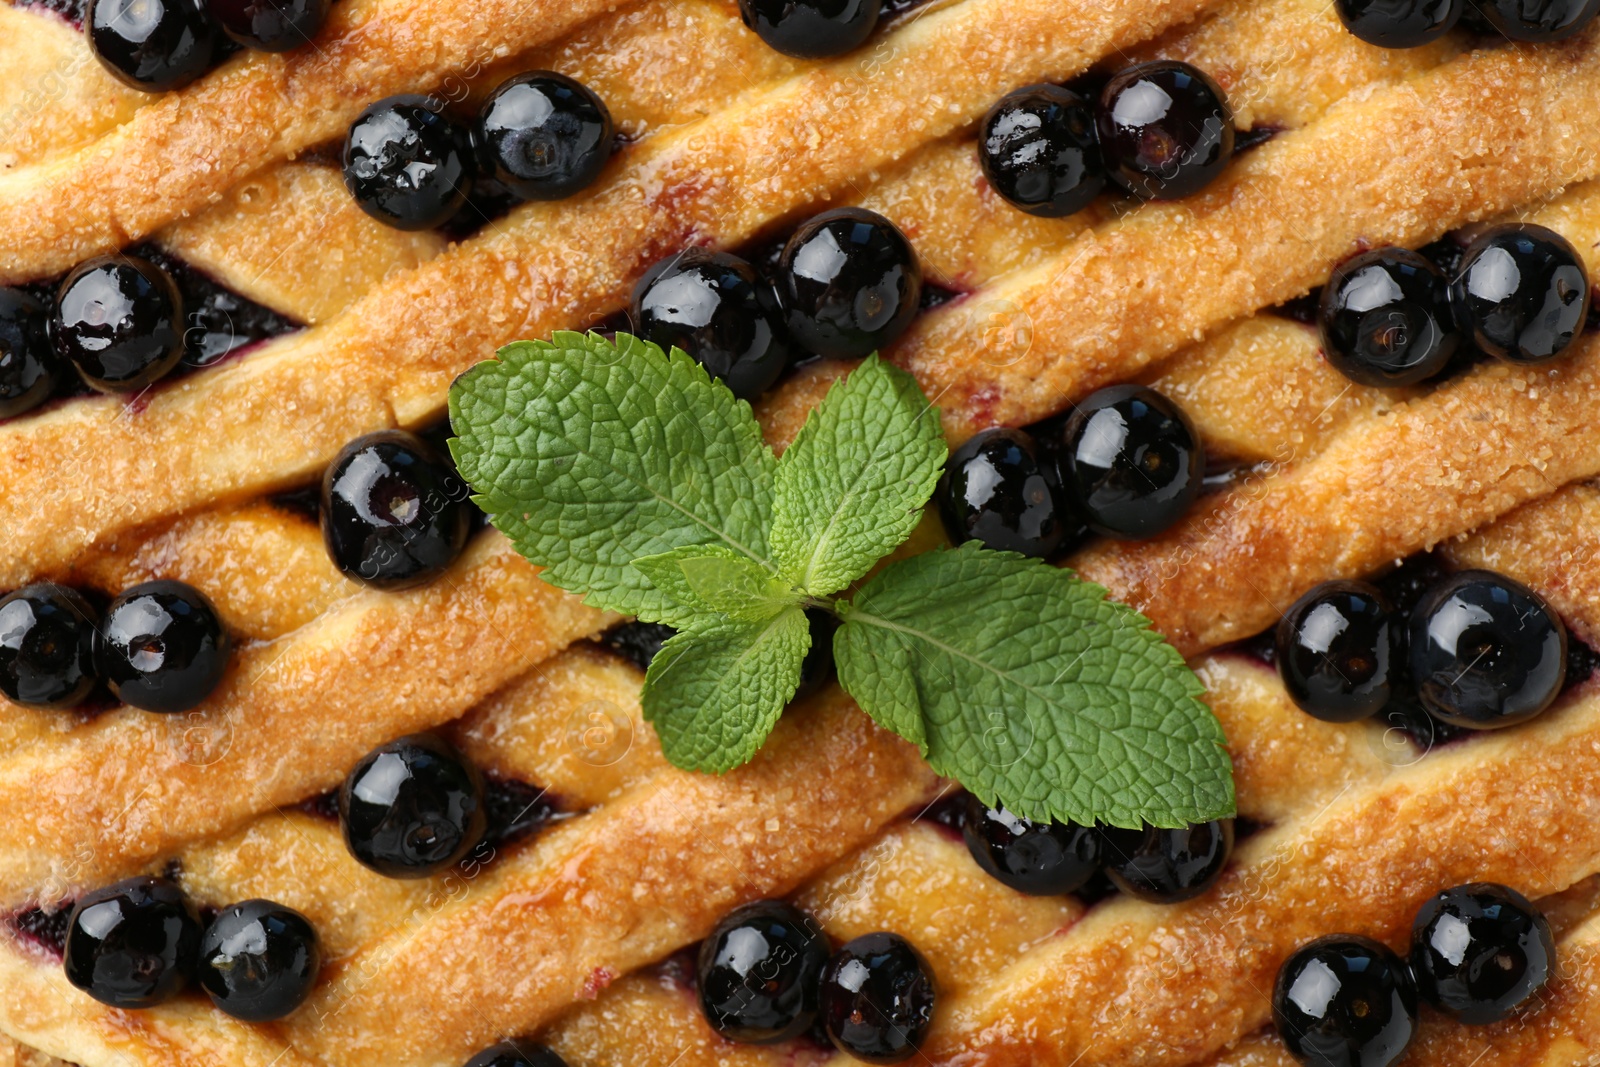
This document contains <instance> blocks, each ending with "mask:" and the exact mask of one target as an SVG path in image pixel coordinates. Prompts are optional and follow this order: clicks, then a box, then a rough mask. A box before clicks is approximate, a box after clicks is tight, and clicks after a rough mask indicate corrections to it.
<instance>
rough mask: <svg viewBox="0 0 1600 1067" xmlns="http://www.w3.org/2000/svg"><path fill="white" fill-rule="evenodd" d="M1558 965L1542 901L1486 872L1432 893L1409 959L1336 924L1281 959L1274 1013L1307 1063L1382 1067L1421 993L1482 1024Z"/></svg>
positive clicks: (1502, 1014)
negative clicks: (1482, 878) (1337, 929)
mask: <svg viewBox="0 0 1600 1067" xmlns="http://www.w3.org/2000/svg"><path fill="white" fill-rule="evenodd" d="M1554 965H1555V941H1554V939H1553V938H1552V937H1551V933H1550V924H1549V922H1548V921H1547V920H1546V919H1545V917H1544V915H1543V914H1542V913H1540V911H1539V909H1538V908H1536V907H1534V906H1533V905H1532V904H1531V903H1529V901H1528V899H1527V898H1526V897H1524V896H1523V895H1522V894H1521V893H1518V892H1517V891H1516V890H1514V889H1510V888H1508V887H1506V886H1503V885H1496V884H1494V883H1492V882H1475V883H1471V884H1469V885H1459V886H1456V887H1454V888H1452V889H1447V890H1445V891H1444V892H1442V893H1440V894H1438V895H1437V896H1435V897H1433V898H1432V899H1430V900H1429V901H1428V902H1427V903H1426V904H1424V905H1423V906H1422V908H1421V910H1420V911H1418V912H1417V917H1416V920H1415V921H1414V922H1413V923H1412V927H1411V951H1410V955H1409V959H1401V958H1400V957H1399V956H1397V955H1396V954H1395V953H1393V952H1391V951H1390V950H1389V948H1388V947H1387V946H1385V945H1383V944H1381V943H1379V942H1377V941H1374V940H1372V939H1371V938H1367V937H1360V936H1357V935H1354V934H1333V935H1330V936H1328V937H1321V938H1318V939H1317V940H1315V941H1312V942H1310V943H1309V944H1306V945H1302V946H1301V947H1300V948H1299V949H1297V950H1296V951H1295V952H1294V954H1293V955H1291V956H1290V957H1289V958H1288V959H1287V960H1285V961H1284V964H1283V966H1282V967H1281V968H1280V969H1279V971H1278V980H1277V983H1276V985H1275V986H1274V988H1273V992H1272V1017H1273V1021H1274V1022H1275V1023H1276V1024H1277V1028H1278V1034H1279V1036H1280V1037H1282V1038H1283V1043H1284V1044H1285V1045H1287V1046H1288V1048H1289V1052H1290V1053H1291V1054H1293V1056H1294V1057H1295V1058H1296V1059H1297V1060H1299V1061H1300V1062H1301V1063H1305V1064H1309V1065H1312V1067H1389V1065H1390V1064H1393V1063H1394V1062H1395V1061H1396V1060H1398V1059H1399V1058H1400V1056H1401V1055H1402V1054H1403V1053H1404V1052H1405V1049H1406V1046H1407V1045H1408V1044H1410V1043H1411V1038H1412V1036H1413V1035H1414V1034H1415V1033H1416V1029H1417V1003H1418V1001H1419V1000H1421V1001H1424V1002H1426V1003H1428V1004H1431V1005H1433V1006H1434V1007H1435V1008H1438V1009H1439V1010H1440V1011H1442V1012H1444V1013H1445V1014H1447V1015H1449V1016H1450V1017H1452V1018H1453V1019H1455V1020H1456V1021H1457V1022H1460V1023H1464V1024H1466V1025H1468V1026H1482V1025H1485V1024H1488V1023H1494V1022H1499V1021H1500V1020H1502V1019H1505V1018H1507V1017H1509V1016H1510V1015H1511V1014H1512V1013H1513V1012H1515V1011H1516V1010H1517V1009H1518V1008H1520V1007H1521V1006H1523V1005H1524V1004H1526V1003H1527V1002H1528V1001H1529V1000H1530V999H1532V998H1533V997H1535V996H1536V995H1537V994H1538V993H1539V991H1540V990H1541V989H1543V988H1544V985H1545V983H1546V982H1548V981H1549V979H1550V975H1551V973H1552V971H1553V970H1554Z"/></svg>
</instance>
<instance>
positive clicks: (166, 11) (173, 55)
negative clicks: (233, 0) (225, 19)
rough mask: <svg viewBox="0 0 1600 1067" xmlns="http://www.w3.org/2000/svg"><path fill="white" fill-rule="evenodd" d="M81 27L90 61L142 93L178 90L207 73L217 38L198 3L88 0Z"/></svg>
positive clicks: (194, 1) (186, 1) (168, 0)
mask: <svg viewBox="0 0 1600 1067" xmlns="http://www.w3.org/2000/svg"><path fill="white" fill-rule="evenodd" d="M84 26H85V27H86V28H87V29H88V32H89V47H90V48H91V49H92V50H93V51H94V54H95V58H97V59H99V60H100V62H101V64H103V65H104V66H105V68H106V69H107V70H108V71H110V72H111V73H112V74H113V75H114V76H115V77H116V78H117V80H118V81H121V82H122V83H123V84H125V85H129V86H131V87H133V88H135V89H139V90H142V91H144V92H147V93H165V92H169V91H171V90H173V89H181V88H183V87H184V86H185V85H188V84H189V83H190V82H192V81H194V80H195V79H196V78H198V77H200V75H202V74H204V73H205V72H206V71H208V70H210V69H211V63H212V60H213V59H214V58H215V57H216V52H217V44H218V38H219V37H220V35H219V34H218V33H217V28H216V26H215V25H214V24H213V23H212V22H211V20H210V19H208V18H206V16H205V12H204V9H203V7H202V5H201V4H200V2H199V0H89V9H88V11H87V12H86V13H85V15H84Z"/></svg>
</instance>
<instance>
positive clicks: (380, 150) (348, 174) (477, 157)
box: [344, 70, 615, 230]
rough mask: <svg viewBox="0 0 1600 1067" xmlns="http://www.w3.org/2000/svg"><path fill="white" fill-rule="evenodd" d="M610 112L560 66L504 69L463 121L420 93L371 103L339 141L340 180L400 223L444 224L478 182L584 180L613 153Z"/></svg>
mask: <svg viewBox="0 0 1600 1067" xmlns="http://www.w3.org/2000/svg"><path fill="white" fill-rule="evenodd" d="M614 146H615V135H614V130H613V128H612V123H611V112H610V111H608V110H607V109H606V105H605V102H604V101H602V100H601V99H600V97H599V96H597V95H595V93H594V92H593V91H592V90H590V89H588V88H586V87H585V86H583V85H581V84H580V83H578V82H576V81H574V80H572V79H571V78H569V77H567V76H566V75H564V74H557V73H555V72H554V71H549V70H535V71H529V72H527V73H525V74H518V75H516V76H515V77H512V78H508V79H507V80H506V81H505V82H503V83H502V84H501V85H500V86H499V87H498V88H496V89H495V91H494V92H493V93H491V94H489V98H488V99H487V100H485V101H484V102H483V106H482V107H481V108H480V109H479V110H478V114H477V116H476V117H475V118H474V119H473V121H472V122H471V123H470V124H463V123H460V122H457V121H456V120H455V119H453V118H451V117H450V116H449V115H447V114H445V113H444V111H443V110H442V109H441V107H440V105H439V103H438V102H437V101H436V100H434V99H432V98H430V97H426V96H418V95H415V94H403V95H400V96H391V97H388V98H386V99H384V100H380V101H378V102H377V103H375V104H373V105H371V106H370V107H368V108H367V109H366V110H365V111H363V112H362V113H361V114H360V115H359V116H357V118H356V120H355V122H353V123H352V124H351V125H350V131H349V133H347V134H346V135H345V141H344V180H345V185H346V186H347V187H349V189H350V194H351V195H352V196H354V197H355V199H356V203H357V204H359V205H360V206H361V209H362V210H363V211H365V212H366V213H367V214H368V215H371V216H372V217H373V218H375V219H377V220H378V221H379V222H382V223H385V224H387V225H389V226H393V227H395V228H396V229H401V230H427V229H432V228H434V227H436V226H443V225H444V224H445V223H447V222H449V221H450V220H451V219H453V218H455V217H456V215H457V214H458V213H459V212H460V211H461V210H462V208H463V207H466V206H467V203H468V199H469V198H470V197H471V196H472V194H473V190H474V188H475V187H482V188H485V189H494V190H497V191H498V192H500V193H502V194H503V195H504V196H506V197H509V198H511V199H514V200H561V199H564V198H566V197H569V196H572V195H573V194H574V193H577V192H580V191H581V190H583V189H585V188H587V187H588V186H589V185H590V184H591V183H592V182H593V181H594V180H595V179H596V178H598V177H599V176H600V171H601V169H602V168H604V167H605V165H606V161H607V160H608V159H610V158H611V152H612V149H613V147H614Z"/></svg>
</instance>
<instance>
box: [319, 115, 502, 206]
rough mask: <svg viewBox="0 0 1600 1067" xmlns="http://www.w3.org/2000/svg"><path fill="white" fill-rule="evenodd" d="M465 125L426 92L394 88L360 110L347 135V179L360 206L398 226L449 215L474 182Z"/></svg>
mask: <svg viewBox="0 0 1600 1067" xmlns="http://www.w3.org/2000/svg"><path fill="white" fill-rule="evenodd" d="M472 169H473V163H472V143H471V137H470V135H469V134H468V133H467V131H466V130H465V129H463V128H462V127H460V126H458V125H456V123H455V122H453V121H451V120H450V119H449V118H447V117H446V116H444V115H441V114H439V113H438V112H437V111H435V110H433V107H432V105H431V104H430V102H429V100H428V98H427V97H425V96H414V95H406V96H391V97H389V98H388V99H387V100H380V101H378V102H377V103H376V104H373V105H372V106H370V107H368V108H367V109H366V110H365V111H363V112H362V113H361V114H360V115H359V116H358V117H357V118H356V121H355V122H354V123H352V124H351V126H350V132H349V133H348V134H347V135H346V136H345V141H344V183H345V185H346V186H347V187H348V188H349V190H350V195H351V196H353V197H355V198H356V203H357V204H359V205H360V207H361V210H362V211H365V212H366V213H367V214H368V215H371V216H372V217H373V218H375V219H377V220H378V221H379V222H382V223H385V224H387V225H389V226H393V227H394V228H395V229H399V230H427V229H432V228H433V227H435V226H442V225H443V224H444V223H446V222H448V221H449V220H450V219H451V218H452V217H453V216H454V215H455V213H456V212H457V211H460V210H461V205H463V204H465V203H466V202H467V194H468V193H470V192H471V188H472V177H473V174H472Z"/></svg>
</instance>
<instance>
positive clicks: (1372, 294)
mask: <svg viewBox="0 0 1600 1067" xmlns="http://www.w3.org/2000/svg"><path fill="white" fill-rule="evenodd" d="M1435 251H1438V252H1440V253H1441V254H1443V255H1448V258H1449V260H1450V262H1449V263H1448V264H1444V265H1441V264H1440V263H1439V262H1437V261H1436V260H1435V259H1430V258H1429V257H1427V256H1424V255H1421V254H1419V253H1417V252H1412V251H1408V250H1407V249H1404V248H1376V249H1373V250H1372V251H1370V252H1363V253H1362V254H1361V255H1358V256H1356V257H1354V258H1353V259H1349V260H1347V261H1345V262H1344V263H1342V264H1340V265H1339V267H1338V268H1337V269H1335V270H1334V272H1333V276H1332V277H1331V278H1329V280H1328V284H1327V286H1326V287H1324V289H1323V290H1322V297H1321V300H1320V302H1319V305H1318V309H1317V324H1318V328H1319V331H1320V333H1321V335H1322V350H1323V352H1324V353H1326V355H1327V357H1328V362H1330V363H1332V364H1333V365H1334V367H1335V368H1337V369H1338V370H1339V372H1340V373H1341V374H1343V375H1344V376H1345V377H1347V378H1349V379H1350V380H1351V381H1354V382H1359V383H1360V384H1362V385H1372V386H1380V387H1381V386H1395V385H1412V384H1414V383H1416V382H1420V381H1423V380H1424V379H1427V378H1431V377H1433V376H1434V375H1436V374H1438V373H1439V372H1440V371H1442V370H1444V369H1445V366H1446V364H1448V363H1449V362H1450V359H1451V357H1452V356H1454V355H1455V354H1456V352H1457V350H1458V349H1459V348H1463V347H1464V346H1466V345H1471V346H1472V347H1473V348H1475V349H1477V350H1478V351H1480V352H1483V353H1485V354H1487V355H1491V356H1495V357H1497V358H1499V359H1504V360H1507V361H1509V362H1511V363H1523V364H1535V363H1544V362H1546V361H1547V360H1551V359H1555V358H1556V357H1558V356H1561V355H1563V354H1564V353H1566V352H1567V351H1568V350H1569V349H1570V348H1571V346H1572V342H1573V340H1574V339H1575V338H1576V337H1577V336H1578V334H1579V333H1581V332H1582V330H1583V328H1584V325H1585V323H1586V322H1587V320H1588V316H1589V303H1590V293H1589V275H1588V271H1587V270H1586V269H1585V268H1584V264H1583V259H1582V257H1580V256H1579V255H1578V252H1577V250H1576V249H1575V248H1573V247H1572V245H1571V244H1570V243H1568V242H1567V240H1566V239H1565V238H1564V237H1562V236H1561V235H1560V234H1558V233H1555V232H1554V231H1552V230H1548V229H1546V228H1544V227H1543V226H1536V225H1533V224H1531V223H1508V224H1506V225H1503V226H1494V227H1491V228H1489V229H1486V230H1484V231H1482V232H1481V233H1479V234H1478V235H1477V236H1476V237H1475V238H1474V239H1473V240H1472V241H1471V243H1470V244H1468V245H1467V248H1466V250H1465V252H1461V253H1459V255H1458V254H1455V252H1456V250H1454V249H1452V248H1450V246H1448V245H1445V246H1442V247H1440V248H1438V249H1435Z"/></svg>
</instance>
